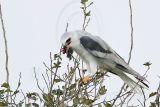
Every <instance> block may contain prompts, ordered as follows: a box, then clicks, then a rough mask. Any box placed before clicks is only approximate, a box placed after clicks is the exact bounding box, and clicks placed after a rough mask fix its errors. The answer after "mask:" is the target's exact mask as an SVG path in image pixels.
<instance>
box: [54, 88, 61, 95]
mask: <svg viewBox="0 0 160 107" xmlns="http://www.w3.org/2000/svg"><path fill="white" fill-rule="evenodd" d="M52 93H53V94H55V95H59V96H60V95H63V91H62V90H61V89H56V90H52Z"/></svg>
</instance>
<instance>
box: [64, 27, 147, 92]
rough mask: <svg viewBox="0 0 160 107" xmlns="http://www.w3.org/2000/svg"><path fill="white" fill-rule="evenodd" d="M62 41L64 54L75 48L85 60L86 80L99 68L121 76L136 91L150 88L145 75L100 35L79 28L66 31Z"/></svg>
mask: <svg viewBox="0 0 160 107" xmlns="http://www.w3.org/2000/svg"><path fill="white" fill-rule="evenodd" d="M61 42H62V46H63V48H62V51H63V53H64V54H65V53H68V52H69V50H70V49H73V51H75V52H76V53H77V54H78V55H79V56H80V57H81V58H82V60H83V61H84V62H85V64H86V66H87V71H88V74H87V76H86V77H84V81H85V80H86V79H88V80H90V79H91V77H92V76H93V75H94V74H95V73H96V72H97V68H99V69H102V70H106V71H109V72H111V73H113V74H115V75H117V76H119V77H120V78H121V79H122V80H123V81H124V82H125V83H126V84H127V85H128V86H129V87H130V88H132V89H134V91H135V92H141V88H148V85H147V84H146V83H144V82H143V80H144V77H143V76H141V75H140V74H139V73H137V72H136V71H135V70H133V69H132V68H131V67H130V66H129V65H128V64H127V63H126V62H125V60H124V59H123V58H122V57H121V56H119V55H118V54H117V53H116V52H115V51H114V50H113V49H112V48H111V47H110V46H109V45H108V44H107V43H106V42H105V41H104V40H102V39H101V38H100V37H98V36H94V35H92V34H90V33H88V32H86V31H83V30H79V31H73V32H66V33H64V34H63V35H62V37H61Z"/></svg>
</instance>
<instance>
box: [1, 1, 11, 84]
mask: <svg viewBox="0 0 160 107" xmlns="http://www.w3.org/2000/svg"><path fill="white" fill-rule="evenodd" d="M0 20H1V24H2V31H3V38H4V43H5V55H6V61H5V69H6V82H7V83H9V68H8V59H9V58H8V43H7V37H6V30H5V26H4V21H3V14H2V6H1V3H0Z"/></svg>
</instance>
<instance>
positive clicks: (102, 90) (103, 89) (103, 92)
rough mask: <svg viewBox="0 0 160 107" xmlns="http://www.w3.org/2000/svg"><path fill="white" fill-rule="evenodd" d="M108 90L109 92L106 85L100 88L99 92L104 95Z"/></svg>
mask: <svg viewBox="0 0 160 107" xmlns="http://www.w3.org/2000/svg"><path fill="white" fill-rule="evenodd" d="M106 92H107V89H106V88H105V86H103V87H101V88H100V89H99V94H100V95H104V94H105V93H106Z"/></svg>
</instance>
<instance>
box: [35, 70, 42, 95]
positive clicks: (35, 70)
mask: <svg viewBox="0 0 160 107" xmlns="http://www.w3.org/2000/svg"><path fill="white" fill-rule="evenodd" d="M34 77H35V79H36V82H37V87H38V88H39V90H41V92H42V93H44V91H43V90H42V89H41V87H40V85H39V81H38V78H37V74H36V68H35V67H34Z"/></svg>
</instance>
